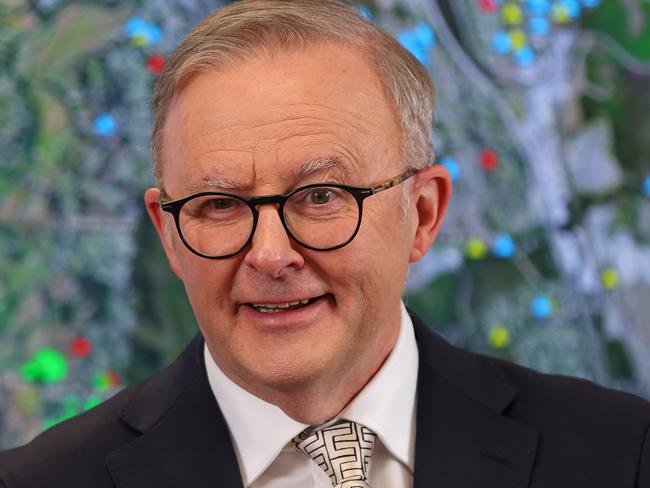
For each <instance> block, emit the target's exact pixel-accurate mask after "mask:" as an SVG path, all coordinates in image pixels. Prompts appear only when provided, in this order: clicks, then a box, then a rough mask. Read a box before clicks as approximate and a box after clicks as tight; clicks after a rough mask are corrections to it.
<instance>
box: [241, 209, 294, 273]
mask: <svg viewBox="0 0 650 488" xmlns="http://www.w3.org/2000/svg"><path fill="white" fill-rule="evenodd" d="M258 215H259V216H258V219H257V228H256V229H255V234H254V235H253V239H252V240H251V244H250V249H249V250H248V252H246V256H245V258H244V262H245V263H246V264H247V265H249V266H251V267H252V268H254V269H255V270H256V271H258V272H260V273H263V274H265V275H267V276H269V277H271V278H281V277H282V276H283V275H285V274H286V273H287V272H288V271H291V270H292V269H293V270H296V269H300V268H302V266H303V265H304V258H303V256H302V255H301V254H300V253H299V252H298V251H297V250H296V249H295V248H294V245H295V244H294V241H293V240H292V239H291V238H290V237H289V235H288V234H287V231H286V230H285V229H284V226H283V225H282V221H281V220H280V215H279V214H278V210H277V205H262V206H260V207H258Z"/></svg>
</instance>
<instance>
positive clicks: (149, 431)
mask: <svg viewBox="0 0 650 488" xmlns="http://www.w3.org/2000/svg"><path fill="white" fill-rule="evenodd" d="M120 418H121V420H122V421H123V422H125V423H126V424H128V425H129V426H130V427H131V428H132V429H134V430H136V431H137V432H139V433H141V434H142V435H141V436H140V437H138V438H137V439H136V440H134V441H133V442H131V443H129V444H127V445H126V446H123V447H121V448H120V449H118V450H117V451H114V452H112V453H111V454H110V455H109V456H107V458H106V465H107V467H108V470H109V472H110V473H111V476H112V478H113V481H114V483H115V486H116V487H118V488H136V487H137V488H142V487H148V486H156V487H158V488H162V487H179V486H191V487H192V488H200V487H208V486H210V487H214V486H217V485H218V486H220V487H223V488H241V487H242V481H241V477H240V473H239V467H238V462H237V458H236V456H235V452H234V449H233V447H232V443H231V440H230V434H229V432H228V427H227V425H226V422H225V420H224V418H223V416H222V414H221V411H220V410H219V406H218V404H217V402H216V400H215V399H214V396H213V394H212V391H211V390H210V385H209V383H208V380H207V375H206V373H205V366H204V363H203V339H202V337H201V336H200V335H197V337H196V338H195V339H194V341H192V343H191V344H190V346H188V348H187V349H186V350H185V351H184V352H183V354H182V355H181V356H180V357H179V358H178V359H177V360H176V362H175V363H174V364H172V365H171V366H170V367H169V368H167V369H166V370H164V371H163V372H162V373H160V374H159V375H156V376H154V377H153V378H152V379H150V380H149V381H147V382H146V383H144V384H143V385H142V387H141V388H140V391H139V392H138V393H137V394H136V396H135V398H134V400H133V401H132V402H131V403H130V404H129V405H128V406H127V407H126V408H125V409H124V410H123V412H122V413H121V415H120Z"/></svg>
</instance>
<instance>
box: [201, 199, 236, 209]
mask: <svg viewBox="0 0 650 488" xmlns="http://www.w3.org/2000/svg"><path fill="white" fill-rule="evenodd" d="M235 202H236V201H235V200H233V199H232V198H213V199H211V200H208V201H207V202H205V203H204V205H205V206H206V207H208V208H210V209H214V210H228V209H230V208H232V207H233V205H234V204H235Z"/></svg>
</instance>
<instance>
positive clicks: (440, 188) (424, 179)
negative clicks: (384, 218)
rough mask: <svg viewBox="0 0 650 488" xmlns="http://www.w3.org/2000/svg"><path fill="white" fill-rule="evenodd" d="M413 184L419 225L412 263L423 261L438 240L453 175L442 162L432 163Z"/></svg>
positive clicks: (411, 255)
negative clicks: (451, 175) (437, 236)
mask: <svg viewBox="0 0 650 488" xmlns="http://www.w3.org/2000/svg"><path fill="white" fill-rule="evenodd" d="M416 178H417V179H416V181H415V182H414V186H413V198H415V199H416V200H415V210H416V219H417V227H416V230H415V239H414V240H413V246H412V248H411V253H410V255H409V262H410V263H413V262H415V261H418V260H420V259H421V258H422V257H423V256H424V255H425V254H426V253H427V251H428V250H429V248H430V247H431V244H433V241H434V240H435V239H436V235H437V234H438V230H439V229H440V225H441V224H442V220H443V217H444V215H445V212H446V211H447V206H448V205H449V198H450V197H451V177H450V176H449V171H447V168H446V167H444V166H442V165H441V164H436V165H433V166H429V167H427V168H425V169H423V170H422V171H420V172H419V173H418V174H417V176H416Z"/></svg>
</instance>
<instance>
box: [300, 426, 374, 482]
mask: <svg viewBox="0 0 650 488" xmlns="http://www.w3.org/2000/svg"><path fill="white" fill-rule="evenodd" d="M376 438H377V436H376V435H375V433H374V432H373V431H371V430H370V429H368V428H366V427H364V426H363V425H360V424H357V423H355V422H350V421H349V420H340V421H338V422H336V423H334V424H332V425H329V426H326V427H310V428H308V429H305V430H303V431H302V432H301V433H300V434H298V435H297V436H296V437H294V439H293V442H294V443H295V444H296V446H297V447H298V449H299V450H301V451H302V452H304V453H305V454H307V455H308V456H309V457H310V458H312V459H313V460H314V462H315V463H316V464H318V465H319V466H320V467H321V469H322V470H323V471H325V474H327V475H328V476H329V477H330V480H331V481H332V486H334V487H335V488H370V487H369V485H368V465H369V463H370V456H371V455H372V449H373V447H375V439H376Z"/></svg>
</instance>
